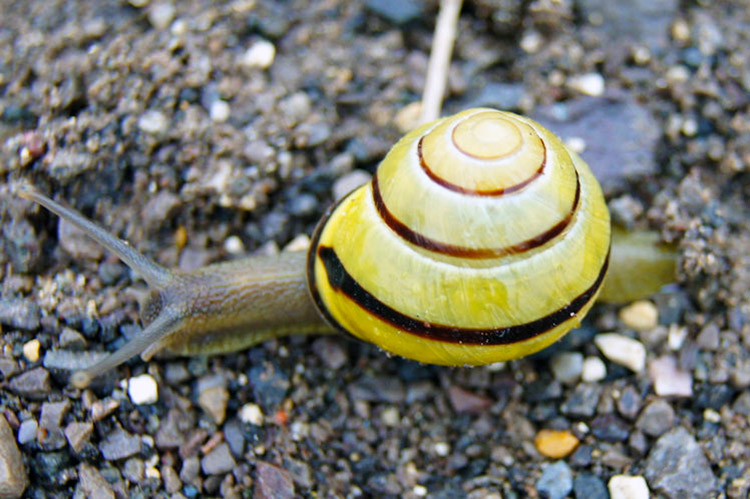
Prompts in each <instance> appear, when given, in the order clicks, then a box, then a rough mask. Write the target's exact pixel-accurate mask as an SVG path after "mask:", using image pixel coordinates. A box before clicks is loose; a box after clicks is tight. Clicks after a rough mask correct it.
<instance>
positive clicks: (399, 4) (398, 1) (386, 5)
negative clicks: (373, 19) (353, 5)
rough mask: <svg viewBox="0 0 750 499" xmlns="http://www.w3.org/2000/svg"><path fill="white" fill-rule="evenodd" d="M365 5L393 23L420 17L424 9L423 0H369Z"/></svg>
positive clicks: (403, 22)
mask: <svg viewBox="0 0 750 499" xmlns="http://www.w3.org/2000/svg"><path fill="white" fill-rule="evenodd" d="M365 6H366V7H367V10H369V11H371V12H374V13H376V14H378V15H379V16H382V17H383V18H385V19H387V20H388V21H390V22H392V23H393V24H406V23H408V22H409V21H412V20H414V19H418V18H419V17H420V16H421V15H422V14H423V10H424V4H423V2H422V0H367V1H366V2H365Z"/></svg>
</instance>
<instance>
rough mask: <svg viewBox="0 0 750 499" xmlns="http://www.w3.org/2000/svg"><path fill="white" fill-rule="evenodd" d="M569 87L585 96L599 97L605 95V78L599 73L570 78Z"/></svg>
mask: <svg viewBox="0 0 750 499" xmlns="http://www.w3.org/2000/svg"><path fill="white" fill-rule="evenodd" d="M567 83H568V87H570V88H571V89H573V90H575V91H576V92H580V93H582V94H583V95H590V96H592V97H599V96H600V95H602V94H603V93H604V87H605V84H604V77H603V76H602V75H600V74H599V73H586V74H583V75H577V76H571V77H570V78H568V82H567Z"/></svg>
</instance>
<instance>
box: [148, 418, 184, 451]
mask: <svg viewBox="0 0 750 499" xmlns="http://www.w3.org/2000/svg"><path fill="white" fill-rule="evenodd" d="M186 422H187V421H186V416H185V414H184V413H183V412H181V411H179V410H177V409H170V411H169V412H168V413H167V417H165V418H162V419H161V424H160V425H159V429H158V430H157V431H156V438H155V439H154V440H155V443H156V447H157V448H159V449H175V448H177V447H180V446H181V445H182V444H183V443H185V432H184V431H183V430H184V426H183V424H182V423H186Z"/></svg>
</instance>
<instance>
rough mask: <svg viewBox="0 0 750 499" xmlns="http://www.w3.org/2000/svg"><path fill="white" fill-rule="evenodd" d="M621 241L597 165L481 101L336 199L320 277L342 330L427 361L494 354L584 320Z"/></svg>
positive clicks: (476, 359) (323, 231)
mask: <svg viewBox="0 0 750 499" xmlns="http://www.w3.org/2000/svg"><path fill="white" fill-rule="evenodd" d="M609 248H610V222H609V213H608V211H607V208H606V204H605V202H604V198H603V196H602V193H601V189H600V187H599V184H598V183H597V181H596V179H595V178H594V177H593V175H592V174H591V172H590V170H589V168H588V166H587V165H586V163H585V162H583V160H581V159H580V158H579V157H578V156H577V155H576V154H575V153H573V152H572V151H570V150H569V149H567V148H566V147H565V146H564V144H563V143H562V142H561V141H560V140H559V139H558V138H557V137H556V136H555V135H553V134H552V133H551V132H549V131H548V130H546V129H545V128H543V127H542V126H541V125H539V124H538V123H536V122H534V121H533V120H530V119H528V118H524V117H521V116H518V115H515V114H512V113H507V112H501V111H496V110H491V109H471V110H468V111H465V112H462V113H459V114H457V115H455V116H452V117H449V118H444V119H441V120H438V121H436V122H433V123H429V124H427V125H424V126H422V127H420V128H418V129H416V130H414V131H413V132H411V133H409V134H408V135H406V136H405V137H404V138H403V139H401V140H400V141H399V142H398V143H397V144H396V145H395V146H394V147H393V149H392V150H391V151H390V152H389V154H388V155H387V156H386V157H385V158H384V159H383V161H382V163H381V164H380V166H379V167H378V170H377V172H376V174H375V176H374V177H373V179H372V182H370V183H368V184H367V185H365V186H362V187H361V188H359V189H357V190H355V191H354V192H352V193H351V194H349V195H348V196H347V197H345V198H344V199H343V200H341V202H339V203H338V204H337V205H336V206H335V207H333V208H332V209H331V210H330V212H329V214H328V216H327V217H326V218H325V219H324V220H323V221H322V222H321V224H320V225H319V227H318V229H317V231H316V234H315V235H314V237H313V242H312V246H311V249H310V252H309V255H308V283H309V289H310V293H311V294H312V296H313V299H314V301H315V302H316V304H317V306H318V308H319V310H320V311H321V313H322V314H323V315H324V317H325V318H326V319H327V321H328V322H329V323H331V324H332V325H333V326H335V327H337V328H338V329H342V330H344V331H347V332H349V333H351V334H352V335H354V336H356V337H357V338H360V339H362V340H364V341H369V342H372V343H375V344H377V345H379V346H380V347H382V348H383V349H385V350H387V351H389V352H392V353H395V354H398V355H401V356H404V357H407V358H411V359H416V360H419V361H421V362H427V363H432V364H443V365H462V364H466V365H480V364H487V363H492V362H498V361H503V360H508V359H513V358H518V357H522V356H524V355H528V354H530V353H533V352H536V351H538V350H541V349H542V348H544V347H546V346H547V345H549V344H550V343H552V342H554V341H555V340H557V339H558V338H559V337H560V336H562V335H563V334H565V333H566V332H567V331H568V330H570V329H571V328H573V327H575V326H577V325H578V324H579V323H580V321H581V319H582V318H583V316H584V315H585V314H586V312H587V311H588V310H589V308H590V307H591V305H592V304H593V302H594V300H595V299H596V296H597V294H598V292H599V289H600V287H601V284H602V281H603V280H604V277H605V274H606V271H607V264H608V258H609Z"/></svg>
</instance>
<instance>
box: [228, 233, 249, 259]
mask: <svg viewBox="0 0 750 499" xmlns="http://www.w3.org/2000/svg"><path fill="white" fill-rule="evenodd" d="M224 251H226V252H227V253H229V254H230V255H242V254H244V253H245V252H246V251H245V243H243V242H242V239H241V238H240V237H239V236H229V237H227V238H226V239H225V240H224Z"/></svg>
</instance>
